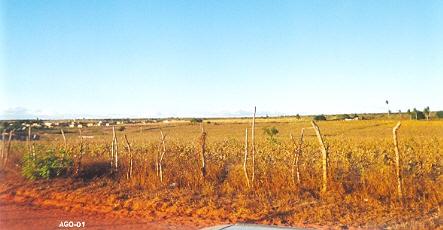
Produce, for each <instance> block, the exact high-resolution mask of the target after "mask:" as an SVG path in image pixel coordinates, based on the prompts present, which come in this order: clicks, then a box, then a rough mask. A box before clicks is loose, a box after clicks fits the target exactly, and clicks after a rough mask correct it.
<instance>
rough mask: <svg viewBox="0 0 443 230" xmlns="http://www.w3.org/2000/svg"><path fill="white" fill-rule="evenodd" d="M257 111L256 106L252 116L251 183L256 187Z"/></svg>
mask: <svg viewBox="0 0 443 230" xmlns="http://www.w3.org/2000/svg"><path fill="white" fill-rule="evenodd" d="M256 112H257V107H256V106H254V116H253V117H252V130H251V145H252V146H251V148H252V176H251V183H252V186H253V187H254V180H255V114H256Z"/></svg>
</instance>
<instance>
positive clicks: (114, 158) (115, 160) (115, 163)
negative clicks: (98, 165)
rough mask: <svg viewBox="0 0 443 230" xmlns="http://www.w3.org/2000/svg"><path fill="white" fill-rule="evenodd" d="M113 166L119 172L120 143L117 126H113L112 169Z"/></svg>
mask: <svg viewBox="0 0 443 230" xmlns="http://www.w3.org/2000/svg"><path fill="white" fill-rule="evenodd" d="M112 166H114V169H115V171H118V141H117V135H116V134H115V126H112V144H111V168H112Z"/></svg>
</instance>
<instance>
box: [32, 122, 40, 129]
mask: <svg viewBox="0 0 443 230" xmlns="http://www.w3.org/2000/svg"><path fill="white" fill-rule="evenodd" d="M31 126H32V127H34V128H40V127H42V125H40V124H38V123H32V125H31Z"/></svg>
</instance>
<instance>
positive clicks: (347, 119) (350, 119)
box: [345, 117, 360, 121]
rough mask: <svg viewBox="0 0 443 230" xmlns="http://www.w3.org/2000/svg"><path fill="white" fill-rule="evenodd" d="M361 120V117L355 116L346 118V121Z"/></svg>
mask: <svg viewBox="0 0 443 230" xmlns="http://www.w3.org/2000/svg"><path fill="white" fill-rule="evenodd" d="M358 120H360V118H359V117H354V118H346V119H345V121H358Z"/></svg>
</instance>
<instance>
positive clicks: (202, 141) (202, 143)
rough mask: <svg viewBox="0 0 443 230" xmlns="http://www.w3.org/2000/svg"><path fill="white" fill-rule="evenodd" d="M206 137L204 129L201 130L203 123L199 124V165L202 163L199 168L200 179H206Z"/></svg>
mask: <svg viewBox="0 0 443 230" xmlns="http://www.w3.org/2000/svg"><path fill="white" fill-rule="evenodd" d="M206 135H207V133H206V132H205V129H204V128H203V123H202V124H201V137H200V146H201V155H200V158H201V163H202V167H201V173H202V177H203V178H205V177H206V155H205V154H206Z"/></svg>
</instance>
